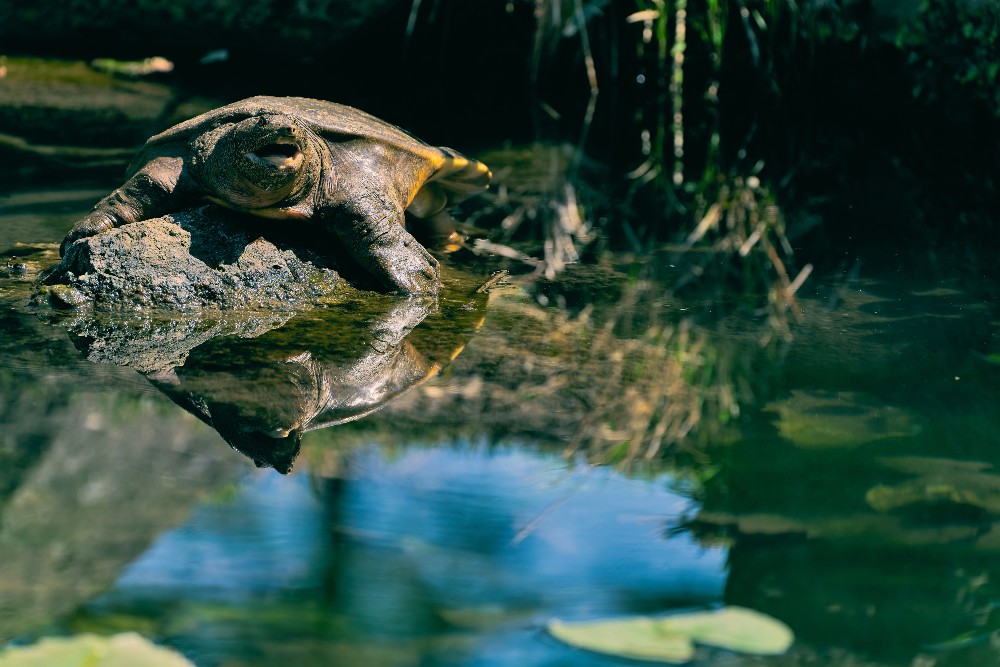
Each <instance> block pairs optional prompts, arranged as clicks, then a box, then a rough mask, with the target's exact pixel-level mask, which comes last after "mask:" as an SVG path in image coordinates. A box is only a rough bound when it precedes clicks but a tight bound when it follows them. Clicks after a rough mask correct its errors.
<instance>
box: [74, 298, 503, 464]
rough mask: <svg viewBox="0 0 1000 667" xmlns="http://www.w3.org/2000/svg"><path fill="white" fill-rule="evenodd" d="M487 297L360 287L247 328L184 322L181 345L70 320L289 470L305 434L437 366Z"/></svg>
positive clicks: (106, 354)
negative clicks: (324, 304)
mask: <svg viewBox="0 0 1000 667" xmlns="http://www.w3.org/2000/svg"><path fill="white" fill-rule="evenodd" d="M487 300H488V295H487V294H485V293H478V292H472V293H470V294H468V295H466V296H465V298H457V299H455V298H445V297H442V298H440V299H439V298H430V297H413V298H398V297H387V296H381V295H365V296H364V297H363V298H362V297H359V298H357V299H355V300H351V301H347V302H345V303H342V304H339V305H337V306H331V307H328V308H323V309H318V310H314V311H310V312H307V313H303V314H299V315H296V316H295V317H292V318H291V319H289V320H288V321H287V322H284V323H281V322H280V320H279V321H278V322H276V323H264V324H259V323H258V324H257V325H256V329H253V330H249V331H248V330H246V329H245V328H243V329H241V328H234V327H232V326H227V327H222V328H221V329H219V330H217V331H216V330H215V329H210V330H212V331H215V332H216V333H217V335H214V336H208V337H206V336H205V334H204V329H205V328H206V327H204V326H195V327H191V328H190V335H189V336H187V337H186V338H185V336H183V335H181V336H180V338H181V339H183V340H187V341H191V342H192V346H191V349H190V350H187V349H185V348H186V346H185V345H184V344H183V343H181V344H180V345H178V341H177V340H176V337H177V335H178V334H176V332H175V334H174V340H169V339H170V336H164V335H163V333H162V331H161V332H159V333H154V334H152V335H149V334H148V333H147V332H146V331H143V330H142V329H141V328H139V327H133V328H131V329H130V330H129V334H128V336H126V338H128V339H130V340H129V343H130V344H126V345H123V344H122V341H121V340H120V339H119V340H116V341H111V340H110V339H111V338H114V337H115V336H119V337H120V333H121V330H120V328H118V327H110V328H101V327H96V328H95V327H94V326H83V327H80V326H78V327H77V328H76V329H75V331H74V333H75V336H74V342H75V343H76V345H77V347H78V348H79V349H80V350H81V351H82V352H84V354H85V355H87V357H88V358H90V359H91V360H93V361H101V362H105V363H118V364H121V365H128V366H131V367H133V368H135V369H136V370H138V371H139V372H141V373H142V374H143V375H144V376H145V377H146V378H147V379H148V380H149V381H150V382H151V383H152V384H153V385H154V386H155V387H156V388H157V389H159V390H160V391H162V392H163V393H164V394H166V395H167V396H168V397H170V399H171V400H172V401H174V402H175V403H177V404H178V405H180V406H181V407H183V408H184V409H185V410H187V411H189V412H190V413H192V414H194V415H195V416H196V417H198V418H199V419H201V420H202V421H203V422H205V423H206V424H208V425H209V426H211V427H212V428H214V429H215V430H216V431H218V432H219V434H220V435H221V436H222V437H223V438H224V439H225V440H226V442H228V443H229V444H230V445H232V446H233V447H234V448H235V449H237V450H238V451H240V452H241V453H243V454H244V455H246V456H247V457H249V458H250V459H251V460H253V462H254V463H255V464H256V465H257V466H258V467H273V468H274V469H275V470H277V471H279V472H281V473H287V472H289V471H290V470H291V468H292V464H293V462H294V460H295V458H296V456H297V455H298V452H299V447H300V442H301V439H302V434H303V433H305V432H306V431H311V430H315V429H319V428H325V427H328V426H334V425H337V424H343V423H345V422H349V421H352V420H355V419H359V418H361V417H364V416H366V415H368V414H371V413H372V412H375V411H376V410H378V409H380V408H381V407H383V406H384V405H386V404H387V403H389V402H390V401H392V400H393V399H395V398H396V397H398V396H399V395H400V394H402V393H403V392H405V391H407V390H409V389H412V388H413V387H415V386H417V385H419V384H421V383H422V382H424V381H426V380H428V379H429V378H431V377H433V376H434V375H436V374H437V373H438V372H439V371H440V370H441V369H442V368H443V367H444V366H446V365H447V364H448V363H449V362H450V361H451V359H453V358H454V356H455V355H456V354H457V353H458V351H460V350H461V349H462V347H463V346H464V344H465V342H466V341H467V340H468V338H469V336H470V335H471V334H472V333H474V331H475V330H476V329H477V328H478V326H479V325H480V324H481V323H482V320H483V317H484V313H485V308H486V302H487ZM91 324H92V323H91ZM418 326H419V329H418ZM143 333H146V334H147V335H146V336H145V341H139V342H138V344H137V343H136V341H134V340H131V337H133V336H135V335H140V334H143ZM151 339H155V340H157V341H158V342H160V343H162V345H153V346H152V347H150V346H149V345H148V342H149V341H150V340H151ZM168 340H169V342H168ZM144 343H145V344H144ZM137 349H142V350H143V351H142V354H141V355H137V354H136V350H137ZM112 350H115V351H119V352H120V354H118V353H114V352H111V351H112Z"/></svg>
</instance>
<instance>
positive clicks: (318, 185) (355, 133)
mask: <svg viewBox="0 0 1000 667" xmlns="http://www.w3.org/2000/svg"><path fill="white" fill-rule="evenodd" d="M491 177H492V174H491V172H490V170H489V168H488V167H487V166H486V165H485V164H483V163H482V162H479V161H477V160H474V159H471V158H468V157H465V156H464V155H462V154H460V153H458V152H456V151H454V150H452V149H449V148H437V147H433V146H430V145H428V144H426V143H424V142H423V141H421V140H419V139H417V138H415V137H413V136H412V135H410V134H409V133H407V132H406V131H404V130H402V129H400V128H399V127H396V126H395V125H391V124H390V123H387V122H385V121H382V120H379V119H378V118H376V117H374V116H372V115H370V114H367V113H365V112H363V111H360V110H358V109H355V108H353V107H350V106H345V105H342V104H336V103H333V102H327V101H324V100H316V99H309V98H304V97H267V96H258V97H251V98H248V99H245V100H242V101H239V102H234V103H232V104H228V105H226V106H223V107H219V108H217V109H214V110H212V111H209V112H207V113H204V114H202V115H200V116H196V117H194V118H192V119H190V120H187V121H184V122H182V123H180V124H178V125H175V126H173V127H171V128H169V129H167V130H165V131H163V132H161V133H160V134H157V135H155V136H153V137H151V138H150V139H149V140H148V141H147V142H146V143H145V145H144V146H143V147H142V148H141V149H140V150H139V151H138V153H137V154H136V156H135V158H134V159H133V160H132V162H131V164H130V165H129V167H128V171H127V172H126V181H125V183H124V184H123V185H122V186H121V187H119V188H118V189H116V190H115V191H114V192H112V193H111V194H110V195H108V196H107V197H105V198H104V199H102V200H101V201H100V202H98V203H97V205H96V206H95V207H94V209H93V211H91V213H90V214H88V215H87V216H86V217H84V218H83V219H82V220H80V221H78V222H77V223H76V224H75V225H73V227H72V228H71V229H70V231H69V233H68V234H67V235H66V238H65V239H64V241H63V243H62V246H61V252H63V253H65V252H66V250H67V249H68V248H69V246H70V245H72V244H73V243H74V242H75V241H77V240H78V239H81V238H83V237H87V236H92V235H95V234H99V233H101V232H103V231H106V230H108V229H111V228H113V227H118V226H121V225H125V224H128V223H131V222H137V221H140V220H148V219H151V218H156V217H160V216H163V215H166V214H168V213H172V212H176V211H180V210H183V209H185V208H190V207H191V206H193V205H196V204H198V203H202V202H206V201H207V202H212V203H215V204H219V205H222V206H224V207H226V208H229V209H234V210H237V211H242V212H245V213H249V214H252V215H255V216H260V217H263V218H270V219H275V220H285V221H288V223H285V224H289V223H291V222H296V221H312V222H314V223H316V224H318V225H320V226H321V227H323V228H325V229H326V230H328V231H329V232H331V233H332V236H333V237H334V238H335V239H336V241H337V242H339V243H340V244H342V245H343V246H344V247H345V248H346V250H347V253H348V254H349V255H350V256H351V257H353V258H354V259H355V260H357V262H358V263H359V264H360V265H361V266H362V267H363V268H364V269H365V270H366V271H367V272H368V273H370V274H371V275H372V276H373V277H374V278H375V280H376V282H377V283H378V284H380V285H381V286H382V287H384V288H386V289H388V290H390V291H396V292H401V293H404V294H436V293H438V292H439V290H440V285H441V280H440V269H439V266H438V262H437V260H436V259H435V258H434V257H433V256H432V255H431V254H430V252H428V251H427V249H426V248H424V247H423V246H422V245H421V244H420V243H418V242H417V241H416V239H414V238H413V236H412V235H411V234H410V233H409V232H408V231H407V230H406V229H405V226H404V211H405V212H408V213H410V214H412V215H415V216H417V217H420V218H429V217H432V216H434V215H435V214H437V213H439V212H440V211H442V210H443V209H444V208H445V207H446V206H447V205H448V203H449V202H450V201H456V200H458V199H460V198H463V197H465V196H469V195H472V194H474V193H477V192H480V191H482V190H485V189H486V188H487V187H488V186H489V183H490V179H491Z"/></svg>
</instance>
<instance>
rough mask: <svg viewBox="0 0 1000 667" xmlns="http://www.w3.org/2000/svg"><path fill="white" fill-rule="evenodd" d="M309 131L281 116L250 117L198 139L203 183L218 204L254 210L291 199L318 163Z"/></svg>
mask: <svg viewBox="0 0 1000 667" xmlns="http://www.w3.org/2000/svg"><path fill="white" fill-rule="evenodd" d="M309 135H310V132H309V130H307V129H305V128H303V127H302V126H301V125H300V124H298V123H297V122H296V121H295V119H294V118H291V117H289V116H285V115H282V114H264V115H259V116H252V117H250V118H247V119H245V120H242V121H240V122H237V123H231V124H226V125H222V126H220V127H218V128H216V129H215V130H213V131H212V132H209V133H207V134H206V135H203V136H202V137H200V138H199V139H198V140H196V141H198V142H200V144H201V145H200V146H196V147H195V152H196V154H198V155H199V156H200V158H201V168H202V181H203V183H204V185H206V186H207V188H208V190H209V191H210V192H212V193H214V196H212V197H211V198H212V199H213V200H215V201H216V202H217V203H220V204H223V205H225V206H229V207H231V208H236V209H239V210H244V211H250V212H253V211H255V210H258V209H268V208H271V207H273V206H275V205H276V204H279V203H280V202H283V201H286V200H289V199H294V197H295V195H296V194H298V193H300V192H302V191H303V190H305V189H306V187H307V186H308V185H309V184H310V183H311V182H312V181H313V180H314V178H315V175H314V171H315V169H316V165H317V164H318V157H317V155H316V154H315V148H314V145H315V143H314V141H313V140H312V139H311V138H310V136H309Z"/></svg>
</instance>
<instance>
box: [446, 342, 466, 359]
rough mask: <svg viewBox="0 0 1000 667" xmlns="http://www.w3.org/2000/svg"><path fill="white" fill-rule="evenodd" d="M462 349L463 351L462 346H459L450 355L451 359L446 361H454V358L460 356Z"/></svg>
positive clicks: (463, 347)
mask: <svg viewBox="0 0 1000 667" xmlns="http://www.w3.org/2000/svg"><path fill="white" fill-rule="evenodd" d="M464 349H465V346H464V345H459V346H458V347H457V348H455V351H454V352H452V353H451V357H450V358H449V359H448V361H455V357H457V356H458V355H460V354H462V350H464Z"/></svg>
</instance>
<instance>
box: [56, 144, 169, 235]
mask: <svg viewBox="0 0 1000 667" xmlns="http://www.w3.org/2000/svg"><path fill="white" fill-rule="evenodd" d="M183 172H184V160H183V159H181V158H179V157H159V158H155V159H153V160H150V161H149V162H148V163H147V164H146V165H145V166H143V168H142V169H140V170H139V171H138V172H136V173H135V174H134V175H133V176H132V177H131V178H130V179H128V181H126V182H125V184H124V185H122V186H121V187H120V188H118V189H117V190H115V191H114V192H112V193H111V194H110V195H108V196H107V197H105V198H104V199H102V200H101V201H99V202H97V205H96V206H94V210H93V211H91V212H90V213H89V214H88V215H87V216H86V217H85V218H83V219H82V220H80V221H79V222H77V223H76V224H75V225H73V227H72V228H71V229H70V230H69V233H67V234H66V237H65V238H64V239H63V242H62V245H61V246H60V247H59V254H65V251H66V248H68V247H69V246H70V245H71V244H72V243H73V242H74V241H76V240H77V239H81V238H84V237H87V236H95V235H97V234H100V233H101V232H105V231H107V230H109V229H112V228H114V227H120V226H122V225H127V224H129V223H130V222H138V221H139V220H148V219H150V218H155V217H158V216H161V215H164V214H166V213H169V212H171V211H176V210H179V209H180V208H181V206H179V202H178V201H177V199H178V198H179V195H180V194H181V191H182V190H184V189H185V188H183V187H181V186H182V183H183V181H184V180H185V179H184V178H182V177H183V175H184V174H183Z"/></svg>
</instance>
